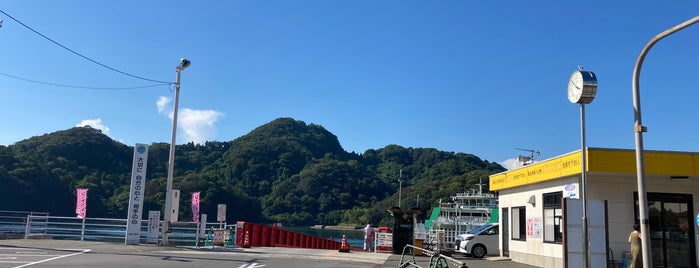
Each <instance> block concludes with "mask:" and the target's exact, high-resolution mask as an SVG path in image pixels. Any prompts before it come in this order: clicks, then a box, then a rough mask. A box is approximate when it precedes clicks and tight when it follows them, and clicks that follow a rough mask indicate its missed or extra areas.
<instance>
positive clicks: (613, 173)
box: [490, 148, 699, 267]
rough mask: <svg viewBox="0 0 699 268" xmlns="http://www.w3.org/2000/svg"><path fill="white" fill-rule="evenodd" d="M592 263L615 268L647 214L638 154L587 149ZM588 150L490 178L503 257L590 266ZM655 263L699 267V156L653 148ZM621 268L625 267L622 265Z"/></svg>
mask: <svg viewBox="0 0 699 268" xmlns="http://www.w3.org/2000/svg"><path fill="white" fill-rule="evenodd" d="M586 152H587V155H586V159H587V165H586V167H587V172H586V181H587V185H586V189H587V198H586V200H587V203H588V209H587V212H588V219H589V222H590V224H589V225H588V232H589V234H590V235H589V237H590V240H589V244H590V250H589V254H590V260H591V261H590V266H591V267H615V266H614V265H609V264H613V263H620V262H622V261H623V260H622V258H623V257H624V256H625V255H626V253H627V252H628V251H629V250H630V249H629V242H628V238H629V234H630V233H631V231H632V226H633V224H634V223H635V222H637V221H638V219H639V211H638V185H637V174H636V152H635V151H634V150H622V149H605V148H587V151H586ZM581 156H582V155H581V151H580V150H577V151H574V152H571V153H568V154H565V155H561V156H558V157H554V158H551V159H547V160H544V161H540V162H537V163H534V164H531V165H527V166H524V167H522V168H519V169H515V170H509V171H506V172H502V173H498V174H494V175H491V176H490V191H497V192H498V193H499V194H498V196H499V199H498V202H499V210H500V226H501V227H500V228H501V229H500V234H499V239H500V249H499V254H500V256H504V257H509V258H510V259H512V260H513V261H515V262H520V263H525V264H529V265H533V266H538V267H582V263H583V252H584V251H583V236H582V233H583V232H582V230H583V229H582V217H583V212H582V207H583V204H582V201H581V200H580V199H579V197H580V194H581V192H580V188H581V184H582V176H581V175H582V162H581V159H582V157H581ZM644 157H645V158H644V162H645V181H646V191H647V197H648V199H647V200H648V204H647V205H648V219H649V227H650V237H651V243H650V244H651V249H650V253H651V254H652V262H653V267H697V255H699V254H698V253H697V245H696V244H697V240H698V239H699V238H698V237H697V235H696V234H697V224H699V215H697V212H696V211H695V209H694V208H695V207H699V204H698V203H696V202H697V201H696V200H695V199H697V198H695V196H697V195H699V153H695V152H668V151H645V153H644ZM619 267H620V266H619Z"/></svg>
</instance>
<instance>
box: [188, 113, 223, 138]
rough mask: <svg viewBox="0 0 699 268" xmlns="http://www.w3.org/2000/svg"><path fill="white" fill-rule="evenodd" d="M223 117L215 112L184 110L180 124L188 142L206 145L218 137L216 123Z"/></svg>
mask: <svg viewBox="0 0 699 268" xmlns="http://www.w3.org/2000/svg"><path fill="white" fill-rule="evenodd" d="M222 115H223V114H222V113H220V112H217V111H214V110H192V109H182V110H181V111H180V118H179V120H178V121H179V122H178V124H179V126H180V127H181V128H182V129H183V130H184V135H185V137H186V139H187V142H190V141H191V142H194V143H196V144H204V142H206V141H207V140H211V139H212V138H215V137H216V126H215V123H216V121H218V119H219V118H220V117H221V116H222Z"/></svg>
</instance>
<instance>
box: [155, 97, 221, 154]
mask: <svg viewBox="0 0 699 268" xmlns="http://www.w3.org/2000/svg"><path fill="white" fill-rule="evenodd" d="M170 101H172V99H171V98H168V97H162V96H161V97H159V98H158V101H157V102H156V105H157V107H158V113H159V114H165V113H166V111H165V109H166V107H167V106H168V104H170ZM221 116H223V114H222V113H220V112H217V111H214V110H194V109H189V108H183V109H180V111H179V114H178V118H177V126H178V128H180V129H182V130H183V132H184V133H183V135H184V137H185V140H186V142H193V143H195V144H204V143H205V142H206V141H208V140H213V139H214V138H215V137H216V122H217V121H218V119H219V118H221ZM168 117H169V118H170V120H172V118H173V112H172V110H170V111H169V112H168Z"/></svg>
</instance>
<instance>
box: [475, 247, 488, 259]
mask: <svg viewBox="0 0 699 268" xmlns="http://www.w3.org/2000/svg"><path fill="white" fill-rule="evenodd" d="M487 253H488V251H487V250H486V249H485V246H483V245H475V246H473V248H472V249H471V255H472V256H473V257H474V258H479V259H480V258H483V257H485V255H486V254H487Z"/></svg>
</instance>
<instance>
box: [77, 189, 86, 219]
mask: <svg viewBox="0 0 699 268" xmlns="http://www.w3.org/2000/svg"><path fill="white" fill-rule="evenodd" d="M75 214H76V215H77V217H78V218H85V216H86V215H87V189H85V188H78V202H77V203H76V204H75Z"/></svg>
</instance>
